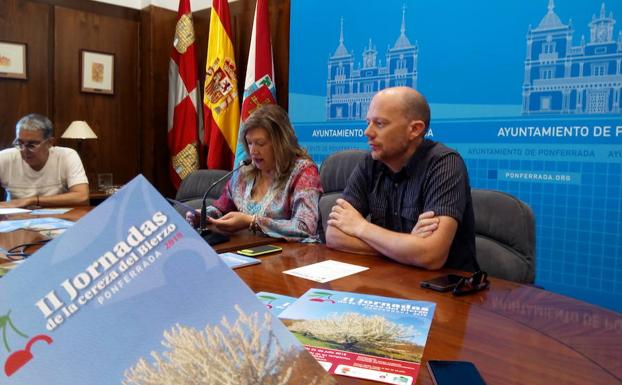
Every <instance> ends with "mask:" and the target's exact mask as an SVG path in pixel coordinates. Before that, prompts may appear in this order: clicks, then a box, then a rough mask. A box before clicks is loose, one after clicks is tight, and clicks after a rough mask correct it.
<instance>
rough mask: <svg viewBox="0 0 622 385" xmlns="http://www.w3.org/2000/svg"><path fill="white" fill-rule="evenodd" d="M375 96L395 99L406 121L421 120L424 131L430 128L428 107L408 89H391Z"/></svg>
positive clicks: (425, 102) (419, 95)
mask: <svg viewBox="0 0 622 385" xmlns="http://www.w3.org/2000/svg"><path fill="white" fill-rule="evenodd" d="M377 95H383V96H389V97H391V96H392V97H395V98H397V100H398V101H399V103H400V104H401V106H402V109H403V111H404V115H406V117H407V119H408V120H422V121H423V123H424V124H425V131H426V132H427V130H428V127H430V105H429V104H428V101H427V100H426V99H425V97H424V96H423V95H421V94H420V93H419V92H417V91H416V90H415V89H414V88H410V87H391V88H385V89H384V90H382V91H380V92H378V94H377Z"/></svg>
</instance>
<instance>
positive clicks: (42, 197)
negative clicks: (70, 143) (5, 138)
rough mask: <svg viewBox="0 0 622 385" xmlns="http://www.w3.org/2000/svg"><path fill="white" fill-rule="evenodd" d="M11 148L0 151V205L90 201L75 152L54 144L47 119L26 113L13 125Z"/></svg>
mask: <svg viewBox="0 0 622 385" xmlns="http://www.w3.org/2000/svg"><path fill="white" fill-rule="evenodd" d="M15 136H16V139H15V141H14V142H13V147H14V148H9V149H6V150H2V151H0V183H1V184H2V187H3V188H4V190H5V191H6V195H7V197H6V202H0V207H28V206H40V207H49V206H80V205H87V204H88V203H89V181H88V179H87V177H86V174H85V172H84V167H83V166H82V162H81V161H80V156H79V155H78V153H77V152H76V151H74V150H73V149H71V148H66V147H56V146H54V137H53V127H52V122H51V121H50V119H48V118H46V117H45V116H43V115H39V114H30V115H26V116H24V117H23V118H21V119H20V120H19V122H17V125H16V126H15Z"/></svg>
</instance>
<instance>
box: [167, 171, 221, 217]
mask: <svg viewBox="0 0 622 385" xmlns="http://www.w3.org/2000/svg"><path fill="white" fill-rule="evenodd" d="M228 172H229V171H227V170H197V171H193V172H192V173H191V174H190V175H188V176H187V177H186V178H185V179H184V180H183V181H182V182H181V185H180V186H179V190H177V194H176V195H175V199H176V200H178V201H181V202H184V203H186V204H187V205H189V206H191V207H194V208H195V209H200V208H201V202H202V199H203V194H205V192H206V191H207V189H208V188H209V187H210V186H211V185H212V183H214V182H215V181H217V180H218V179H219V178H221V177H222V176H223V175H225V174H226V173H228ZM228 180H229V179H228V178H227V179H225V180H223V181H222V182H220V183H218V184H217V185H216V186H214V188H212V190H211V191H210V192H209V194H208V195H207V204H208V205H209V204H210V203H212V202H213V201H214V200H216V199H218V197H219V196H220V194H221V193H222V190H223V189H224V187H225V184H226V183H227V181H228ZM176 208H177V209H178V211H180V212H181V211H182V210H183V211H184V212H185V209H180V208H179V207H176Z"/></svg>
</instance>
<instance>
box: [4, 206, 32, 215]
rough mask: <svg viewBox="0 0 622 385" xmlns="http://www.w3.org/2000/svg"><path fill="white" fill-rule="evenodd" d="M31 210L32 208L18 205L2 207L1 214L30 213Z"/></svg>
mask: <svg viewBox="0 0 622 385" xmlns="http://www.w3.org/2000/svg"><path fill="white" fill-rule="evenodd" d="M30 211H31V210H28V209H20V208H17V207H0V215H11V214H24V213H29V212H30Z"/></svg>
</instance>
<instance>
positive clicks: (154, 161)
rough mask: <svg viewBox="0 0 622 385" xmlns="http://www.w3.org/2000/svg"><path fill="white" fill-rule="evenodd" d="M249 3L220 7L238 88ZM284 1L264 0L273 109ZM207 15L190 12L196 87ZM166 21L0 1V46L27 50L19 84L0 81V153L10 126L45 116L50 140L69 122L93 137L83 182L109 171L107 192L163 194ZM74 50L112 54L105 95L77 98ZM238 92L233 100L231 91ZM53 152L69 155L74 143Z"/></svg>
mask: <svg viewBox="0 0 622 385" xmlns="http://www.w3.org/2000/svg"><path fill="white" fill-rule="evenodd" d="M255 3H256V1H255V0H240V1H237V2H233V3H230V11H231V26H232V29H233V45H234V49H235V50H236V63H237V66H238V70H239V71H238V85H239V87H240V88H243V87H244V78H245V76H246V63H247V61H248V48H249V45H250V38H251V32H252V23H253V16H254V12H255ZM289 9H290V0H272V1H271V4H270V23H271V36H272V44H273V51H274V61H275V78H276V79H275V81H276V87H277V97H278V101H279V104H280V105H282V106H283V107H285V108H287V104H288V98H287V97H288V95H287V94H288V65H289ZM210 13H211V10H210V9H204V10H201V11H198V12H194V14H193V18H194V26H195V32H196V36H197V66H198V69H199V76H200V84H201V85H202V84H203V83H204V80H205V59H206V54H207V44H208V38H209V36H208V32H209V19H210ZM175 20H176V12H175V11H170V10H167V9H163V8H159V7H154V6H150V7H147V8H145V9H143V10H142V11H135V10H131V9H129V8H124V7H117V6H113V5H109V4H102V3H95V2H92V1H86V0H0V39H5V40H16V41H26V42H27V43H28V44H29V47H28V48H29V52H28V53H29V79H28V81H18V80H0V98H1V99H0V128H1V130H0V148H4V147H6V146H7V145H9V143H10V142H11V141H12V140H13V136H14V134H13V128H14V125H15V122H16V121H17V119H18V118H19V117H20V116H22V115H24V114H26V113H28V112H33V111H36V112H41V113H44V114H47V115H48V116H50V118H51V119H52V121H53V122H54V123H55V125H56V135H57V136H60V135H61V134H62V133H63V132H64V130H65V128H66V127H67V125H68V124H69V123H70V122H71V121H72V120H76V119H84V120H86V121H87V122H88V123H89V124H90V125H91V126H92V128H93V130H94V131H95V132H96V134H97V135H98V136H99V139H97V140H96V141H85V142H84V143H83V146H82V150H83V153H82V158H83V161H84V165H85V168H86V169H87V173H88V174H89V179H90V180H91V183H94V182H95V181H96V173H97V172H112V173H113V174H114V179H115V183H125V182H127V181H128V180H129V179H131V178H132V177H134V176H135V175H136V174H138V173H143V174H144V175H145V176H146V177H147V179H149V180H150V181H151V182H152V183H153V184H154V185H155V187H156V188H158V189H159V190H160V191H161V192H162V193H163V194H164V195H166V196H173V195H174V194H175V191H174V189H173V187H172V185H171V183H170V181H169V175H168V161H169V158H170V156H169V152H168V147H167V142H166V130H167V104H168V63H169V57H170V52H171V49H172V39H173V33H174V28H175ZM80 49H88V50H94V51H102V52H108V53H114V54H115V94H114V95H113V96H106V95H96V94H88V93H81V92H80V79H79V76H80V68H79V63H80V58H79V54H80ZM240 92H242V91H240ZM61 144H62V145H67V146H70V147H74V148H76V147H77V145H76V143H75V142H73V141H70V140H62V141H61Z"/></svg>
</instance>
